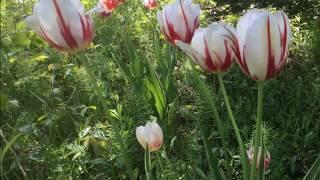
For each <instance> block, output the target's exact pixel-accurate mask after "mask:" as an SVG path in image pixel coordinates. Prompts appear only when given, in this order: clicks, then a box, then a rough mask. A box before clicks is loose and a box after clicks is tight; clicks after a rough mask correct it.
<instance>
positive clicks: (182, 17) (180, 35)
mask: <svg viewBox="0 0 320 180" xmlns="http://www.w3.org/2000/svg"><path fill="white" fill-rule="evenodd" d="M199 15H200V7H199V5H198V4H197V5H192V0H176V1H175V2H174V3H173V4H169V5H166V6H165V7H164V8H163V10H162V11H160V12H158V14H157V19H158V23H159V25H160V30H161V32H162V33H163V34H164V36H165V38H166V39H167V40H168V41H169V42H170V43H171V44H173V45H175V42H176V41H177V40H179V41H183V42H185V43H190V42H191V40H192V36H193V34H194V32H195V30H196V29H197V28H198V27H199Z"/></svg>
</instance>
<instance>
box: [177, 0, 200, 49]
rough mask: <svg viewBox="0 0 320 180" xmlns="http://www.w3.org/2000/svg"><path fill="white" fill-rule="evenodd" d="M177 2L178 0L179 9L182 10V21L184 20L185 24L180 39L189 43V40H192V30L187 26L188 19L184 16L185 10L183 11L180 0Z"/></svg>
mask: <svg viewBox="0 0 320 180" xmlns="http://www.w3.org/2000/svg"><path fill="white" fill-rule="evenodd" d="M179 2H180V8H181V11H182V16H183V21H184V24H185V26H186V34H185V38H184V39H182V41H184V42H186V43H190V42H191V40H192V36H193V32H192V31H191V29H190V28H189V24H188V19H187V16H186V14H185V12H184V9H183V6H182V2H181V0H179ZM195 21H197V20H195Z"/></svg>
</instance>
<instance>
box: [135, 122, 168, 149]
mask: <svg viewBox="0 0 320 180" xmlns="http://www.w3.org/2000/svg"><path fill="white" fill-rule="evenodd" d="M136 136H137V139H138V141H139V143H140V144H141V145H142V147H143V148H144V149H146V147H147V144H148V149H149V151H150V152H152V151H156V150H158V149H160V147H161V145H162V142H163V133H162V130H161V128H160V126H159V125H158V123H157V122H156V121H153V122H147V123H146V125H145V126H139V127H137V129H136Z"/></svg>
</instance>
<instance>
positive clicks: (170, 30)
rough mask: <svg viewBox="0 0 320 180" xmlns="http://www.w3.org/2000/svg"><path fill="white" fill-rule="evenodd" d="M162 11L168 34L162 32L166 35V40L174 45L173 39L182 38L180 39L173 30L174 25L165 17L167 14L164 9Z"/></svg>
mask: <svg viewBox="0 0 320 180" xmlns="http://www.w3.org/2000/svg"><path fill="white" fill-rule="evenodd" d="M164 13H165V14H164V15H165V17H166V24H167V29H168V33H169V34H166V33H164V34H165V36H166V37H167V39H168V41H169V42H170V43H171V44H173V45H175V41H176V40H182V39H181V37H180V36H179V34H178V33H176V32H175V30H174V25H173V24H171V23H169V21H168V17H167V14H166V12H165V11H164ZM163 32H165V31H163Z"/></svg>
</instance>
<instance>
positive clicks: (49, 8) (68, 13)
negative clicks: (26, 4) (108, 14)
mask: <svg viewBox="0 0 320 180" xmlns="http://www.w3.org/2000/svg"><path fill="white" fill-rule="evenodd" d="M33 13H34V14H33V15H31V16H28V17H27V18H26V19H25V22H26V24H27V25H28V26H29V27H30V28H31V29H32V30H33V31H35V32H36V33H37V34H38V35H40V36H41V37H42V38H43V39H44V40H45V41H47V42H48V43H49V44H50V45H51V46H53V47H54V48H56V49H58V50H61V51H66V52H76V51H80V50H83V49H85V48H86V47H87V46H88V45H89V44H90V43H91V41H92V39H93V24H92V19H91V17H90V15H89V14H85V12H84V8H83V6H82V4H81V3H80V1H79V0H68V1H65V0H40V1H39V2H38V3H37V4H36V5H35V7H34V10H33Z"/></svg>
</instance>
